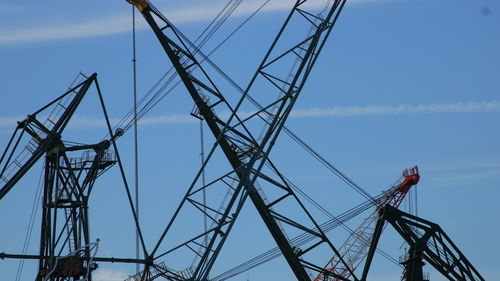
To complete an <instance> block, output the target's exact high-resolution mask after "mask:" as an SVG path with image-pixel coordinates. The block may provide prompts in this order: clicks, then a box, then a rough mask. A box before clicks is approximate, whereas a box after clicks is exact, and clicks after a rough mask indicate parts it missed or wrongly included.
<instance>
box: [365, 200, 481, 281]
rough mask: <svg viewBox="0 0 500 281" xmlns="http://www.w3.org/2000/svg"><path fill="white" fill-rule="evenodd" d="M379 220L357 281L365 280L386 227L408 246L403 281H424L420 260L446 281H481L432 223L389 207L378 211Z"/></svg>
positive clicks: (479, 275)
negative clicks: (392, 230) (360, 277)
mask: <svg viewBox="0 0 500 281" xmlns="http://www.w3.org/2000/svg"><path fill="white" fill-rule="evenodd" d="M378 213H379V218H378V220H377V224H376V226H375V231H374V233H373V239H372V241H371V244H370V249H369V251H368V255H367V258H366V263H365V267H364V269H363V275H362V279H361V280H366V276H367V275H368V271H369V269H370V265H371V262H372V260H373V255H374V253H375V249H376V248H377V244H378V242H379V240H380V236H381V234H382V229H383V228H384V225H385V224H386V223H389V224H390V225H391V226H392V227H393V228H394V229H395V230H396V232H397V233H398V234H399V235H401V237H402V238H403V239H404V240H405V241H406V243H408V245H409V246H410V249H409V251H408V254H407V255H406V257H405V259H404V260H403V261H402V263H403V265H404V266H405V271H404V273H403V278H402V280H403V281H424V280H426V279H427V280H428V278H424V277H425V276H424V274H423V272H422V267H423V265H424V263H423V260H425V261H427V262H428V263H429V264H430V265H432V266H433V267H434V268H435V269H436V270H437V271H439V272H440V273H441V274H442V275H443V276H444V277H446V279H448V280H450V281H484V280H485V279H484V278H483V277H482V276H481V274H480V273H479V272H478V271H477V270H476V269H475V268H474V266H473V265H472V264H471V263H470V261H469V260H468V259H467V258H466V257H465V255H464V254H463V253H462V252H461V251H460V249H459V248H458V247H457V246H456V245H455V243H454V242H453V241H452V240H451V239H450V237H448V235H447V234H446V233H445V232H444V230H443V229H442V228H441V227H440V226H439V225H438V224H436V223H433V222H430V221H428V220H424V219H422V218H419V217H417V216H413V215H411V214H408V213H405V212H403V211H401V210H398V209H397V208H395V207H393V206H391V205H385V206H384V207H382V208H380V210H379V212H378Z"/></svg>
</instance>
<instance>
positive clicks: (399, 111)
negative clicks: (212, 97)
mask: <svg viewBox="0 0 500 281" xmlns="http://www.w3.org/2000/svg"><path fill="white" fill-rule="evenodd" d="M480 112H482V113H486V112H500V101H488V102H457V103H442V104H421V105H408V104H400V105H367V106H344V107H342V106H336V107H323V108H321V107H314V108H309V109H297V110H294V111H292V113H291V115H290V117H292V118H321V117H349V116H380V115H403V114H432V113H480ZM252 113H253V112H242V113H241V114H239V115H240V117H242V118H244V117H246V116H249V115H250V114H252ZM228 116H229V115H228V113H221V114H220V117H222V118H223V119H224V117H225V118H227V117H228ZM21 119H23V118H13V117H0V127H15V125H16V122H17V121H19V120H21ZM119 120H120V119H119V118H112V119H111V120H110V122H111V124H112V125H114V124H118V121H119ZM196 121H197V119H195V118H194V117H192V116H190V115H187V114H186V115H182V114H170V115H159V116H152V117H144V118H142V119H140V120H139V124H140V125H161V124H185V123H194V122H196ZM68 125H69V127H70V128H94V127H105V126H106V123H105V122H104V119H102V118H94V117H85V116H75V117H74V118H73V120H71V122H70V123H69V124H68Z"/></svg>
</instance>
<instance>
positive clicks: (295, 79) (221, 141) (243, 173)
mask: <svg viewBox="0 0 500 281" xmlns="http://www.w3.org/2000/svg"><path fill="white" fill-rule="evenodd" d="M129 2H131V3H132V4H134V5H135V6H136V7H137V8H138V9H139V11H140V12H141V13H142V15H143V16H144V18H145V20H146V21H147V22H148V24H149V25H150V26H151V28H152V29H153V31H154V33H155V35H156V36H157V38H158V40H159V41H160V43H161V45H162V47H163V49H164V51H165V53H166V54H167V56H168V58H169V60H170V61H171V62H172V64H173V66H174V68H175V69H176V71H177V73H178V74H179V77H180V78H181V81H182V82H183V84H184V85H185V87H186V89H187V91H188V93H189V94H190V96H191V98H192V99H193V101H194V102H195V104H196V106H197V108H198V110H199V114H200V115H202V116H203V118H204V120H205V122H206V124H207V126H208V127H209V128H210V130H211V132H212V134H213V135H214V137H215V138H216V144H217V145H218V146H219V147H220V148H221V150H222V151H223V153H224V155H225V156H226V158H227V159H228V161H229V163H230V165H231V166H232V168H233V169H234V172H235V174H236V175H237V178H238V185H237V187H236V188H234V192H233V193H232V196H231V199H230V200H229V203H228V204H227V205H226V206H225V210H224V212H222V215H220V220H219V224H218V225H217V226H216V227H215V229H214V231H213V232H212V233H211V236H210V239H209V240H210V242H209V244H208V245H206V246H205V247H204V248H205V250H204V251H203V254H202V255H201V259H200V262H199V263H198V264H196V268H195V269H194V275H193V276H192V277H190V280H191V279H192V280H206V279H208V274H209V272H210V269H211V267H212V266H213V264H214V262H215V260H216V258H217V255H218V254H219V252H220V250H221V248H222V246H223V244H224V242H225V240H226V238H227V236H228V234H229V231H230V230H231V228H232V226H233V225H234V222H235V221H236V217H237V216H238V214H239V211H240V210H241V208H242V206H243V203H244V201H245V199H246V198H247V196H249V197H250V199H251V201H252V202H253V204H254V205H255V207H256V209H257V211H258V212H259V214H260V216H261V218H262V220H263V221H264V223H265V225H266V226H267V228H268V229H269V231H270V233H271V235H272V236H273V238H274V240H275V241H276V243H277V245H278V247H279V248H280V250H281V251H282V253H283V255H284V257H285V259H286V260H287V262H288V264H289V266H290V268H291V269H292V271H293V273H294V275H295V276H296V278H297V279H298V280H301V281H306V280H310V278H309V276H308V274H307V272H306V268H310V269H314V270H322V269H321V267H319V266H315V265H312V264H311V263H309V262H308V261H305V260H304V259H303V257H302V255H303V254H304V252H302V251H297V250H296V249H294V247H292V245H291V244H290V242H289V241H288V239H287V237H286V235H285V233H284V232H283V230H282V229H281V227H280V225H279V221H280V220H281V221H285V222H286V223H287V224H288V225H290V226H292V227H295V228H298V229H300V230H304V229H307V230H308V231H309V232H311V233H315V234H316V235H317V238H318V240H317V241H316V242H315V243H313V246H311V247H309V248H308V249H307V251H310V250H312V249H313V248H315V247H317V246H319V245H320V244H327V245H328V246H329V247H330V248H331V249H332V251H333V252H335V253H336V254H337V255H338V252H337V250H336V249H335V247H334V246H333V244H332V243H331V242H330V241H329V239H328V238H327V237H326V235H325V234H324V233H323V231H322V230H321V229H320V228H319V226H318V224H317V223H316V222H315V221H314V219H313V218H312V216H311V215H310V214H309V212H308V211H307V210H306V209H305V207H304V205H303V204H302V203H301V202H300V201H299V199H298V198H297V196H296V195H295V194H294V192H293V191H292V190H291V188H290V187H287V186H286V185H287V184H286V183H282V184H278V185H277V187H278V188H280V189H283V186H285V190H286V192H287V193H288V194H287V195H285V196H283V197H282V198H280V199H279V200H277V201H274V202H273V203H272V204H275V203H279V202H280V201H281V200H283V199H284V198H286V197H289V196H291V197H293V198H294V199H295V200H296V204H298V205H299V208H300V209H301V210H302V211H303V212H304V213H305V215H306V217H307V218H308V219H309V222H310V223H311V224H312V225H313V227H311V228H310V229H308V228H307V227H305V226H303V225H301V224H299V223H296V222H294V221H293V220H292V219H288V218H287V219H286V220H284V218H285V216H283V215H280V214H278V213H277V212H274V211H273V210H272V209H271V205H272V204H267V203H266V202H265V200H264V198H263V197H262V196H261V195H260V194H259V191H258V190H257V188H256V186H255V183H256V180H257V178H258V177H261V178H263V176H261V170H262V168H263V167H264V166H265V165H267V164H268V163H269V162H268V161H269V160H268V156H269V154H270V152H271V149H272V148H273V146H274V144H275V141H276V139H277V138H278V136H279V134H280V132H281V130H282V128H283V126H284V123H285V121H286V119H287V118H288V116H289V114H290V112H291V109H292V108H293V106H294V104H295V102H296V100H297V98H298V96H299V93H300V92H301V90H302V88H303V86H304V84H305V81H306V79H307V77H308V76H309V74H310V72H311V70H312V67H313V65H314V63H315V62H316V59H317V57H318V55H319V53H320V52H321V50H322V48H323V46H324V44H325V42H326V39H327V38H328V35H329V34H330V32H331V30H332V27H333V25H334V24H335V22H336V21H337V18H338V16H339V13H340V11H341V10H342V8H343V5H344V4H345V0H337V1H334V2H333V4H332V5H331V6H329V7H328V9H325V11H323V12H324V14H323V15H322V16H321V17H320V16H317V17H313V19H311V13H308V12H305V11H304V9H306V7H303V6H306V5H304V4H305V3H306V2H308V1H307V0H306V1H297V2H296V3H295V5H294V6H293V9H292V11H291V12H290V14H289V15H288V17H287V19H286V20H285V23H284V25H283V26H282V28H281V29H280V31H279V33H278V36H277V37H276V39H275V40H274V42H273V43H272V45H271V47H270V49H269V51H268V52H267V54H266V55H265V57H264V59H263V61H262V63H261V64H260V66H259V68H258V69H257V71H256V72H255V75H254V76H253V78H252V79H251V82H250V84H249V85H248V87H247V89H246V90H245V92H244V94H243V96H242V97H241V99H240V101H239V102H238V103H237V105H236V106H235V107H234V108H233V107H231V106H230V105H229V103H228V102H227V101H226V100H225V99H224V96H223V95H222V93H220V91H219V90H218V88H217V87H216V86H215V84H214V83H213V81H212V79H211V78H210V77H209V76H208V75H207V73H206V72H205V70H204V69H203V68H202V66H201V65H200V63H199V62H198V61H197V59H196V54H201V51H200V50H198V49H196V47H195V46H194V45H192V44H191V43H190V42H189V40H187V38H185V37H184V36H183V35H182V33H180V31H178V30H177V29H176V28H175V27H174V26H173V25H172V24H171V23H170V22H169V21H168V20H167V19H166V18H165V17H164V16H163V15H162V14H161V13H160V12H159V11H158V10H156V8H154V7H153V6H152V5H151V4H149V3H148V2H147V1H145V0H136V1H133V0H130V1H129ZM296 17H303V18H305V20H303V22H306V24H307V27H310V33H309V34H308V35H307V36H306V38H305V39H304V38H301V39H300V40H299V41H298V42H299V43H298V44H294V45H292V47H291V48H289V49H288V50H287V51H285V52H283V53H280V54H275V53H276V52H279V51H275V49H277V48H276V46H277V45H279V44H285V43H283V42H286V41H287V38H286V36H284V35H283V34H284V33H285V31H287V30H288V29H290V28H291V27H289V23H290V21H291V19H292V18H296ZM311 23H313V24H311ZM167 33H168V34H167ZM283 38H285V39H283ZM188 46H189V47H188ZM190 48H191V49H192V50H193V52H192V50H190ZM297 54H301V55H297ZM202 56H203V55H202ZM288 56H293V59H294V60H296V61H298V63H297V64H296V65H297V67H296V68H294V67H292V72H293V75H292V77H291V79H287V77H281V78H280V77H278V76H277V75H275V74H271V72H272V69H270V70H268V68H271V66H272V65H274V64H278V63H282V61H284V60H285V58H289V57H288ZM203 59H208V58H206V56H203ZM194 66H196V68H197V69H198V72H197V73H195V72H194V71H193V70H192V69H193V68H194ZM257 79H265V80H266V81H268V83H269V84H268V87H270V89H271V90H274V91H276V90H278V91H279V92H281V93H282V96H281V97H280V98H279V100H278V101H277V102H274V103H275V104H276V105H275V108H276V110H275V113H274V114H273V116H272V118H271V119H270V121H269V120H267V121H266V122H265V124H266V125H267V130H266V131H265V134H263V137H262V139H261V140H260V141H257V140H256V139H255V138H254V137H253V135H252V134H251V133H250V130H249V129H248V128H247V127H246V126H245V124H244V121H242V120H241V119H240V118H239V116H238V114H237V111H238V109H239V108H240V106H241V104H242V102H243V101H244V99H245V97H246V96H248V95H249V92H250V90H251V89H252V87H253V85H254V83H255V82H256V80H257ZM287 80H288V81H287ZM202 81H205V82H202ZM280 84H283V86H279V85H280ZM204 93H206V94H207V95H210V96H212V97H215V98H216V99H218V100H217V101H216V102H215V103H213V104H212V105H210V104H209V103H208V99H206V98H205V94H204ZM267 94H270V93H267ZM215 105H218V106H220V105H224V106H225V109H228V110H229V111H230V113H231V116H230V117H229V119H228V121H226V122H224V121H222V120H221V119H220V118H218V117H217V116H216V114H215V112H214V111H213V107H214V106H215ZM265 108H267V107H265ZM233 121H234V122H236V125H234V124H232V122H233ZM236 126H239V128H240V129H239V130H237V129H236V128H235V127H236ZM235 139H239V141H238V142H235V141H234V140H235ZM242 144H243V145H242ZM212 152H213V150H212ZM212 152H211V153H212ZM210 155H211V154H210ZM209 157H210V156H209ZM209 157H208V158H209ZM205 165H206V162H205V163H204V165H203V167H202V170H203V169H204V167H205ZM199 174H200V173H199ZM199 174H198V175H199ZM197 177H198V176H197ZM264 178H265V177H264ZM268 182H272V180H268ZM193 186H194V184H193V185H192V186H191V187H190V188H189V190H188V192H187V194H186V196H185V197H184V198H183V200H182V202H181V204H180V206H179V207H178V208H177V210H176V211H175V213H174V216H173V217H172V219H171V220H170V221H169V222H168V224H167V227H166V228H165V230H164V232H163V234H162V235H161V238H160V240H159V241H158V243H157V245H156V247H155V249H154V250H153V252H152V255H155V253H156V251H157V250H158V248H159V246H160V244H161V243H162V241H163V239H164V238H165V237H166V235H167V233H168V232H169V230H170V228H171V226H172V224H173V221H174V220H175V219H176V217H177V215H178V214H179V212H180V209H181V208H182V206H183V205H184V204H185V202H192V201H190V199H189V195H190V194H191V193H192V190H193ZM222 227H225V231H224V232H222V231H221V229H222ZM312 229H317V230H318V231H317V232H315V231H313V230H312ZM219 234H221V238H218V235H219ZM307 251H306V252H307ZM161 256H162V255H161ZM155 258H157V257H155ZM330 275H332V276H335V277H338V278H340V279H342V280H346V279H344V278H342V277H340V276H336V274H335V273H331V274H330ZM352 275H353V276H354V274H352ZM356 280H357V279H356Z"/></svg>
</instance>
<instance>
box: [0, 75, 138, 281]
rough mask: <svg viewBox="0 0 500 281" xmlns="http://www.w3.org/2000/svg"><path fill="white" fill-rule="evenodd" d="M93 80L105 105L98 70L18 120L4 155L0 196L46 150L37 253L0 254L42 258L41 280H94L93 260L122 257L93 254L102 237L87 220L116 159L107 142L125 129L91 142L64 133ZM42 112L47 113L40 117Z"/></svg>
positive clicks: (0, 173) (7, 190) (18, 257)
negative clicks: (100, 181) (98, 185)
mask: <svg viewBox="0 0 500 281" xmlns="http://www.w3.org/2000/svg"><path fill="white" fill-rule="evenodd" d="M93 84H94V85H95V88H96V90H97V93H98V96H99V99H100V101H101V105H102V106H103V110H104V111H105V108H104V104H103V100H102V95H101V92H100V89H99V85H98V82H97V74H95V73H94V74H92V75H91V76H90V77H86V79H85V80H84V81H83V82H81V83H79V84H78V85H76V86H74V87H72V88H70V89H69V90H68V91H67V92H66V93H64V94H63V95H61V96H60V97H58V98H56V99H55V100H53V101H52V102H50V103H49V104H47V105H46V106H44V107H42V108H41V109H39V110H38V111H36V112H35V113H33V114H31V115H28V117H27V118H26V119H25V120H23V121H20V122H18V126H17V128H16V130H15V131H14V133H13V135H12V137H11V139H10V141H9V143H8V145H7V148H6V150H5V152H4V153H3V154H2V157H1V158H0V164H1V170H0V178H1V181H0V183H2V185H1V186H0V187H1V188H0V199H1V198H3V197H4V196H5V195H6V194H7V193H8V192H9V191H10V190H11V189H12V188H13V186H14V185H15V184H16V183H17V182H18V181H19V180H20V179H21V178H22V177H23V176H24V175H25V174H26V172H27V171H28V170H29V169H30V168H31V167H32V166H33V165H34V164H35V163H36V162H37V161H38V160H39V159H40V158H42V156H44V155H45V164H44V179H43V189H42V195H41V196H42V219H41V230H40V248H39V255H25V254H21V255H15V254H5V253H1V254H0V258H2V259H4V258H17V259H37V260H39V266H38V273H37V276H36V280H37V281H42V280H43V281H49V280H51V281H52V280H54V281H55V280H57V281H63V280H68V281H70V280H88V281H91V280H92V277H91V274H90V272H91V271H92V270H94V269H95V268H96V267H97V265H96V264H95V261H98V260H100V261H108V260H113V261H115V260H116V261H120V260H121V259H106V258H95V251H96V249H97V246H98V245H97V244H98V242H92V241H91V240H90V231H89V221H88V200H89V196H90V193H91V191H92V189H93V186H94V183H95V181H96V179H97V178H98V177H99V176H100V175H101V174H103V173H104V172H105V171H106V170H107V169H109V168H110V167H111V166H113V165H114V164H115V163H116V162H117V161H116V154H115V152H114V151H111V150H109V147H110V145H111V143H112V142H114V139H115V138H117V137H118V136H120V135H121V131H117V132H116V133H115V134H114V135H113V137H112V138H111V139H110V140H104V141H101V142H99V143H96V144H89V145H74V144H70V143H67V142H63V140H62V138H61V135H62V133H63V131H64V129H65V128H66V127H67V125H68V123H69V121H70V120H71V118H72V116H73V115H74V113H75V111H76V109H77V108H78V106H79V105H80V103H81V101H82V99H83V98H84V96H85V95H86V93H87V91H88V90H89V89H90V87H91V86H92V85H93ZM105 115H106V114H105ZM39 116H42V117H46V119H45V120H39V119H40V117H39ZM106 120H108V118H107V115H106ZM108 121H109V120H108ZM108 125H109V124H108ZM108 127H109V126H108ZM115 148H116V147H115ZM123 261H124V262H131V261H129V260H127V259H123ZM133 262H138V261H137V260H134V261H133ZM139 262H140V261H139Z"/></svg>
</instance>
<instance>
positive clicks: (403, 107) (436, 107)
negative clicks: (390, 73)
mask: <svg viewBox="0 0 500 281" xmlns="http://www.w3.org/2000/svg"><path fill="white" fill-rule="evenodd" d="M499 111H500V101H489V102H467V103H463V102H457V103H444V104H421V105H408V104H400V105H368V106H346V107H341V106H336V107H328V108H319V107H317V108H310V109H297V110H294V111H292V113H291V115H290V116H292V117H296V118H305V117H342V116H367V115H400V114H416V113H421V114H422V113H472V112H499Z"/></svg>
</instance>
